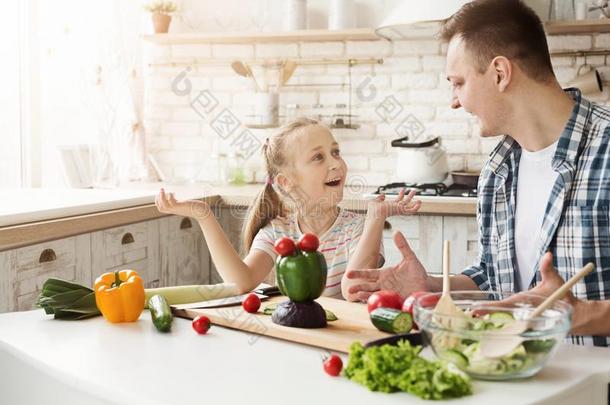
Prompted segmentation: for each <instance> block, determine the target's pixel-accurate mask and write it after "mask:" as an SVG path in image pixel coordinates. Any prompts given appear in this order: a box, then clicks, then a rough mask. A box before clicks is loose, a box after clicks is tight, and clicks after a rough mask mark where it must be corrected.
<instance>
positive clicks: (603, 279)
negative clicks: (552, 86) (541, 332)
mask: <svg viewBox="0 0 610 405" xmlns="http://www.w3.org/2000/svg"><path fill="white" fill-rule="evenodd" d="M566 92H567V93H568V94H569V95H570V96H571V97H572V98H573V99H574V100H575V102H576V103H575V105H574V108H573V110H572V116H571V117H570V120H569V121H568V123H567V125H566V127H565V129H564V130H563V133H562V134H561V137H560V138H559V142H558V144H557V151H556V152H555V156H554V157H553V163H552V167H553V170H555V171H556V172H557V173H558V177H557V180H556V181H555V184H554V185H553V188H552V191H551V196H550V198H549V201H548V203H547V206H546V211H545V215H544V220H543V223H542V229H541V232H540V238H539V240H538V242H537V249H538V259H537V260H536V267H535V276H534V278H533V279H532V281H531V284H530V286H529V287H533V286H535V285H536V284H537V283H538V282H540V272H539V271H538V267H539V261H540V258H541V257H542V255H543V254H544V252H546V251H548V250H550V251H551V252H552V253H553V264H554V266H555V267H556V268H557V270H558V271H559V274H560V275H561V276H562V277H563V278H564V280H567V279H568V278H570V277H571V276H572V275H574V274H575V273H576V271H578V270H579V269H580V268H582V267H583V266H584V265H585V264H587V263H589V262H593V263H594V264H595V266H596V270H595V271H594V272H593V273H591V274H589V275H587V276H586V277H585V278H584V279H583V280H581V281H580V282H579V283H577V284H576V285H575V286H574V287H572V292H573V293H574V295H575V296H576V297H578V298H580V299H589V300H608V299H610V208H609V205H610V144H609V139H610V125H609V124H610V109H608V108H605V107H602V106H599V105H597V104H593V103H591V102H589V101H588V100H586V99H584V98H582V97H581V94H580V91H578V90H576V89H568V90H566ZM520 156H521V147H520V146H519V144H517V142H516V141H515V140H513V139H512V138H510V137H508V136H505V137H504V139H503V141H502V142H500V143H499V144H498V146H497V147H496V148H495V149H494V151H493V152H492V153H491V154H490V158H489V160H488V162H487V163H486V165H485V167H484V168H483V170H482V172H481V176H480V179H479V185H478V196H479V197H478V205H477V220H478V224H479V238H480V243H479V255H478V258H477V260H476V262H475V264H474V265H472V266H471V267H469V268H467V269H466V270H464V272H463V274H465V275H467V276H469V277H470V278H471V279H472V280H473V281H474V282H475V283H476V284H477V285H478V286H479V288H480V289H481V290H483V291H500V292H502V291H504V292H513V291H516V290H517V289H518V287H519V286H516V285H515V272H516V271H517V260H516V255H515V240H514V237H515V203H516V196H517V173H518V165H519V158H520ZM523 289H524V290H525V289H526V288H523ZM608 322H610V320H608ZM569 340H571V341H572V342H573V343H575V344H586V345H595V346H609V344H610V338H606V337H600V336H572V337H570V338H569Z"/></svg>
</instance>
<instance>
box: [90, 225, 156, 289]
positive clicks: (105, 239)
mask: <svg viewBox="0 0 610 405" xmlns="http://www.w3.org/2000/svg"><path fill="white" fill-rule="evenodd" d="M159 259H160V258H159V221H158V220H153V221H145V222H140V223H136V224H130V225H125V226H120V227H116V228H110V229H105V230H103V231H97V232H93V233H92V234H91V261H92V273H93V274H102V273H105V272H108V271H114V270H120V269H132V270H136V271H137V272H138V273H139V274H140V275H141V276H142V278H143V279H144V285H145V287H148V288H151V287H159V286H160V285H161V271H160V268H161V266H160V262H159Z"/></svg>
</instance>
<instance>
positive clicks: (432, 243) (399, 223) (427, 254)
mask: <svg viewBox="0 0 610 405" xmlns="http://www.w3.org/2000/svg"><path fill="white" fill-rule="evenodd" d="M388 222H389V223H390V225H391V228H390V229H385V230H384V231H383V244H384V251H385V257H386V262H385V265H386V266H390V265H395V264H398V263H400V261H401V260H402V255H401V253H400V252H399V251H398V249H397V248H396V246H395V245H394V241H393V235H394V232H396V231H401V232H402V233H403V235H404V236H405V238H406V239H407V241H408V242H409V246H411V249H413V251H414V252H415V254H416V255H417V257H418V258H419V260H420V261H421V263H422V264H423V266H424V267H425V269H426V271H427V272H428V273H431V274H434V273H440V272H441V265H442V263H441V262H442V249H443V235H442V232H443V217H440V216H424V215H418V216H405V217H391V218H388Z"/></svg>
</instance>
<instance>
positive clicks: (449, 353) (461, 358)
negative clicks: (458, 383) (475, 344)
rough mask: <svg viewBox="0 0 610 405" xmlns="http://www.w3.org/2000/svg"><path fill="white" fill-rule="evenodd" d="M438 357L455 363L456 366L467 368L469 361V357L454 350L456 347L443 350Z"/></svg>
mask: <svg viewBox="0 0 610 405" xmlns="http://www.w3.org/2000/svg"><path fill="white" fill-rule="evenodd" d="M438 357H440V358H441V359H443V360H447V361H449V362H451V363H453V364H455V365H456V366H458V367H459V368H461V369H466V368H467V367H468V363H469V361H468V357H466V356H465V355H464V354H462V353H460V352H459V351H457V350H454V349H447V350H443V351H441V352H440V353H439V354H438Z"/></svg>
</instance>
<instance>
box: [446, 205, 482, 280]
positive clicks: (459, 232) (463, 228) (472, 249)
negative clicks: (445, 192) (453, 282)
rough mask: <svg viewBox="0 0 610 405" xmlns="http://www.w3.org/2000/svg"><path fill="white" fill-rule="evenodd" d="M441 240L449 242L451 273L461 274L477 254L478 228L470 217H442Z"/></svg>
mask: <svg viewBox="0 0 610 405" xmlns="http://www.w3.org/2000/svg"><path fill="white" fill-rule="evenodd" d="M443 239H444V240H449V241H450V242H451V254H450V259H451V272H452V273H461V272H462V270H464V269H465V268H466V267H468V266H470V265H472V264H473V263H474V261H475V260H476V258H477V255H478V254H479V226H478V224H477V219H476V218H472V217H443Z"/></svg>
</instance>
